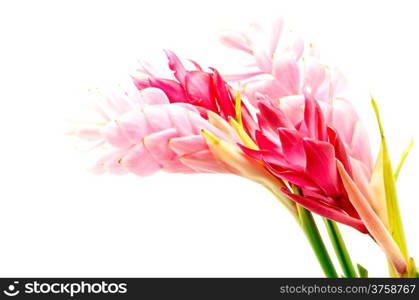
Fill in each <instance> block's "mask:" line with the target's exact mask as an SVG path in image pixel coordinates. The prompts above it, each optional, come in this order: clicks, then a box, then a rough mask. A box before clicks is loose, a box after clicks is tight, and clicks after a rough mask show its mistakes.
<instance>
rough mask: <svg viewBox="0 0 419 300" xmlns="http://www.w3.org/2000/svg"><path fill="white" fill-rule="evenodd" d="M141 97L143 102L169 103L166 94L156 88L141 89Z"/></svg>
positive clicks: (150, 103)
mask: <svg viewBox="0 0 419 300" xmlns="http://www.w3.org/2000/svg"><path fill="white" fill-rule="evenodd" d="M141 97H142V99H143V101H144V103H145V104H149V105H157V104H169V103H170V101H169V98H167V96H166V94H165V93H164V92H163V91H162V90H161V89H158V88H146V89H143V90H141Z"/></svg>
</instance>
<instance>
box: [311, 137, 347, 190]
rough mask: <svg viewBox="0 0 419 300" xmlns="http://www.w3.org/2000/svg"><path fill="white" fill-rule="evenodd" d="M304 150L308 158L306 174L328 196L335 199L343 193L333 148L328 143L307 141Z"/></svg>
mask: <svg viewBox="0 0 419 300" xmlns="http://www.w3.org/2000/svg"><path fill="white" fill-rule="evenodd" d="M303 145H304V150H305V152H306V156H307V165H306V173H307V176H308V177H309V178H312V179H313V181H315V182H316V183H317V184H318V186H319V187H321V188H322V189H323V190H324V191H325V192H326V194H327V195H329V196H331V197H334V196H339V195H340V194H341V193H340V192H339V189H338V186H339V185H338V175H337V169H336V161H335V151H334V149H333V146H332V145H331V144H329V143H326V142H319V141H313V140H309V139H305V140H304V141H303Z"/></svg>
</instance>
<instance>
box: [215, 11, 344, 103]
mask: <svg viewBox="0 0 419 300" xmlns="http://www.w3.org/2000/svg"><path fill="white" fill-rule="evenodd" d="M220 41H221V42H222V43H223V44H224V45H226V46H227V47H230V48H233V49H235V50H238V51H241V52H242V53H244V54H245V56H247V59H248V61H249V62H248V63H247V64H246V65H245V67H243V68H242V70H241V71H238V72H236V73H233V74H223V77H224V78H225V79H227V80H228V81H231V82H232V81H240V84H239V85H240V86H241V92H242V93H243V94H244V95H246V96H247V97H248V98H249V100H250V101H251V102H252V103H254V104H255V106H257V97H258V94H263V95H266V96H269V97H270V98H271V99H273V100H274V101H277V100H279V99H281V98H283V97H286V96H290V95H301V94H303V93H306V92H308V93H310V94H311V95H312V96H313V97H314V98H315V99H317V100H321V101H326V102H329V101H331V100H332V99H333V98H334V97H338V96H340V95H341V93H342V92H343V90H344V87H345V85H346V81H345V79H344V77H343V76H342V74H341V73H340V72H339V71H338V70H336V69H332V68H329V67H327V66H325V65H323V64H321V63H320V61H319V59H318V57H317V54H316V53H314V52H315V50H314V48H313V47H312V46H310V49H308V51H307V50H306V52H308V53H306V55H305V56H304V55H303V54H304V42H303V40H302V39H301V38H300V37H298V36H296V35H295V34H293V33H292V32H285V30H284V22H283V20H282V19H278V20H276V22H275V23H274V24H273V26H272V28H270V29H265V28H263V27H262V26H261V25H260V24H252V25H251V26H250V28H249V30H248V31H245V32H235V31H226V32H222V33H221V34H220Z"/></svg>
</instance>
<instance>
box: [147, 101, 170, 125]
mask: <svg viewBox="0 0 419 300" xmlns="http://www.w3.org/2000/svg"><path fill="white" fill-rule="evenodd" d="M169 105H170V104H168V105H148V106H146V107H144V109H143V111H144V115H145V117H146V120H147V124H148V125H149V128H150V129H149V130H150V132H156V131H160V130H164V129H167V128H171V127H173V125H172V122H171V120H170V117H169V110H168V106H169Z"/></svg>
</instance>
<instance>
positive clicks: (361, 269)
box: [356, 264, 368, 278]
mask: <svg viewBox="0 0 419 300" xmlns="http://www.w3.org/2000/svg"><path fill="white" fill-rule="evenodd" d="M356 267H357V268H358V273H359V277H360V278H368V270H367V269H365V268H364V267H363V266H361V265H360V264H356Z"/></svg>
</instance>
